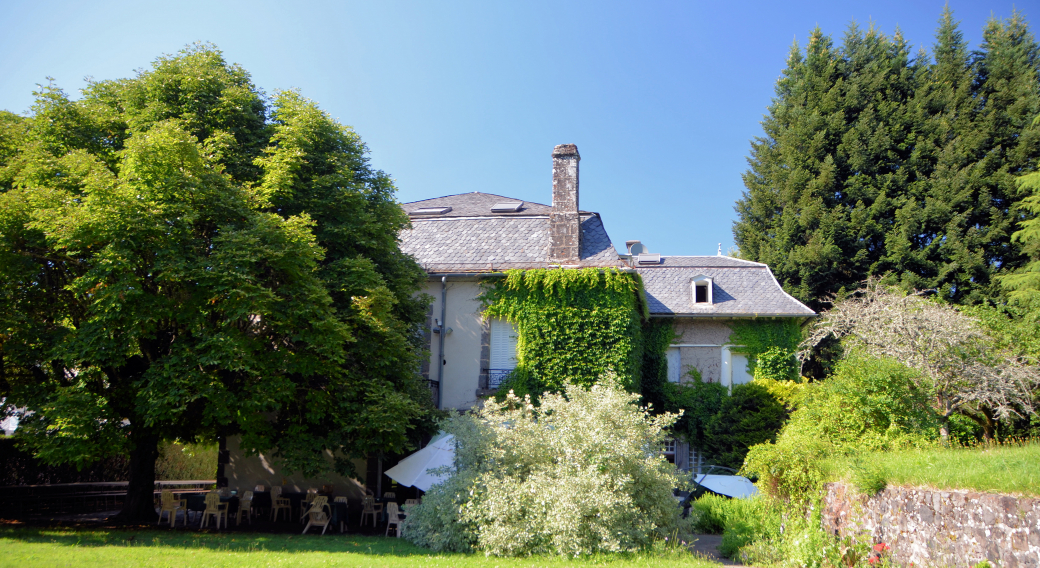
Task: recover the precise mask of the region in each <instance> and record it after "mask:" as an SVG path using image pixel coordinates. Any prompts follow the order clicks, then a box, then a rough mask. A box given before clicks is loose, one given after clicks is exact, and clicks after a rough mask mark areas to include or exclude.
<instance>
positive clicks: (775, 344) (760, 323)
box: [728, 318, 802, 378]
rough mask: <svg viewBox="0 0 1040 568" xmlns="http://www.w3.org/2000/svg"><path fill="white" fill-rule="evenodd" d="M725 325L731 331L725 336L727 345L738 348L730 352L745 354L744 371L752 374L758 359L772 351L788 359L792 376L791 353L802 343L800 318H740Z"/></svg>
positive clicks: (793, 367)
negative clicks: (727, 336) (746, 366)
mask: <svg viewBox="0 0 1040 568" xmlns="http://www.w3.org/2000/svg"><path fill="white" fill-rule="evenodd" d="M728 325H729V327H730V329H731V330H733V333H731V334H730V336H729V342H730V343H731V344H733V345H739V346H740V347H739V348H734V349H733V351H734V352H736V353H742V354H744V355H747V359H748V371H749V372H750V373H751V374H752V375H754V374H755V368H756V366H757V365H758V359H759V356H760V355H762V354H764V353H766V352H767V351H770V349H775V348H779V349H780V350H782V351H783V352H785V353H786V355H785V357H787V359H788V360H789V364H790V370H791V371H790V372H791V373H795V370H796V368H797V367H796V366H795V361H794V354H795V352H797V350H798V344H799V343H801V341H802V327H801V320H800V319H798V318H782V319H775V320H763V319H741V320H733V321H731V322H729V324H728ZM790 378H794V377H790Z"/></svg>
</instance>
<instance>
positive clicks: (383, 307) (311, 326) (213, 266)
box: [0, 45, 432, 520]
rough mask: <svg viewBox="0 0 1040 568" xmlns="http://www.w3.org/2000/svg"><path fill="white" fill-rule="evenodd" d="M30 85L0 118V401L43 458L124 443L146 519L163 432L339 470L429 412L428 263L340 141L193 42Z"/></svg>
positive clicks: (311, 113)
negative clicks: (144, 65) (117, 76)
mask: <svg viewBox="0 0 1040 568" xmlns="http://www.w3.org/2000/svg"><path fill="white" fill-rule="evenodd" d="M36 95H37V101H36V103H35V104H34V106H33V108H32V112H31V114H30V116H29V117H27V118H25V119H19V118H13V117H12V116H11V115H8V114H0V397H6V401H5V402H6V404H7V406H6V409H5V410H10V409H11V408H20V407H24V408H28V409H30V410H32V411H33V414H32V415H31V416H26V417H25V418H24V419H23V421H22V422H21V424H20V427H19V430H18V433H17V436H18V437H19V438H20V439H21V440H22V441H23V443H24V444H26V447H29V448H32V450H33V451H34V453H35V455H36V457H37V458H39V459H41V460H43V461H46V462H48V463H73V464H77V465H80V464H88V463H91V462H93V461H96V460H98V459H100V458H103V457H105V456H108V455H125V454H127V453H129V454H130V456H131V460H130V464H131V466H130V472H129V475H130V483H131V489H130V492H129V493H128V499H127V506H126V509H124V513H126V515H125V516H126V519H127V520H148V518H149V517H151V516H154V509H153V507H152V480H153V479H154V474H155V469H154V464H155V458H156V457H157V456H158V447H159V444H160V442H161V441H163V440H172V439H181V440H185V441H195V440H199V441H212V440H214V439H215V438H216V437H218V436H226V435H230V434H236V433H238V434H241V436H242V447H243V448H244V449H245V450H246V451H263V452H265V453H267V454H268V455H272V454H273V455H275V456H276V457H279V458H281V460H280V462H276V465H277V466H283V467H285V468H286V469H288V470H290V471H292V470H298V471H302V472H304V473H306V474H309V475H314V474H317V473H320V472H323V471H327V470H328V469H330V468H335V469H336V470H337V471H339V472H341V473H348V474H349V473H352V470H353V463H352V461H351V460H350V459H349V458H354V457H361V456H364V455H366V454H368V453H371V452H377V451H402V450H404V449H406V448H407V447H408V444H409V441H410V439H415V438H416V437H418V435H419V431H421V430H422V429H423V428H426V427H428V426H431V425H432V423H431V422H429V421H428V418H429V414H430V411H431V410H432V409H431V404H430V396H429V391H428V390H427V389H426V388H425V387H424V385H423V383H422V381H421V377H420V376H419V375H418V373H417V372H416V369H418V361H419V357H420V351H421V350H420V349H419V348H418V339H417V335H418V334H417V333H416V331H417V329H418V328H417V325H418V322H420V321H421V320H422V318H423V314H424V311H425V310H424V308H425V303H424V302H425V298H423V297H421V296H417V292H418V291H419V289H420V285H421V283H422V281H423V278H424V275H423V272H422V270H421V268H420V267H419V266H417V265H416V264H415V262H414V261H412V260H411V259H410V258H409V257H406V256H404V255H403V254H401V253H400V251H399V250H398V248H397V241H396V235H397V234H398V232H399V231H400V230H401V229H402V228H403V227H405V226H406V225H407V218H406V216H405V215H404V214H403V213H402V212H401V210H400V207H399V206H398V205H397V204H396V203H395V201H394V198H393V193H394V188H393V185H392V183H391V182H390V180H389V178H388V177H387V176H386V174H384V173H382V172H379V171H375V170H373V169H372V168H371V167H370V165H369V164H368V161H367V157H366V149H365V146H364V144H363V143H362V141H361V140H360V138H359V137H358V136H357V134H356V133H354V132H353V131H352V130H351V129H350V128H348V127H345V126H343V125H340V124H338V123H337V122H336V121H334V120H332V119H331V118H330V117H329V116H328V115H327V114H326V113H324V112H322V111H321V110H320V109H318V108H317V106H316V105H315V104H314V103H313V102H311V101H308V100H306V99H304V98H303V97H301V96H299V95H298V94H297V93H295V92H283V93H279V94H278V95H276V96H275V97H274V98H273V99H268V98H267V97H266V96H265V95H264V94H263V93H262V92H261V91H259V90H258V89H257V88H256V87H255V86H254V85H252V83H251V82H250V80H249V75H248V73H246V72H245V71H244V70H242V69H241V68H240V67H238V66H235V65H230V64H228V63H226V62H225V61H224V59H223V57H222V55H221V54H220V52H219V51H218V50H216V49H215V48H213V47H212V46H206V45H196V46H192V47H189V48H187V49H185V50H183V51H182V52H180V53H179V54H177V55H176V56H170V57H162V58H160V59H159V60H157V61H156V62H155V63H154V65H153V66H152V68H151V69H149V70H144V71H140V72H139V73H138V74H137V76H135V77H133V78H130V79H125V80H118V81H102V82H94V83H90V84H89V85H88V87H87V88H86V89H85V90H84V91H83V98H82V99H81V100H78V101H72V100H71V99H70V98H69V97H68V96H66V95H65V93H64V92H62V91H61V90H59V89H57V88H56V87H54V86H47V87H43V88H42V89H41V90H40V91H39V92H38V93H36ZM268 100H271V101H272V103H273V108H268V103H267V101H268ZM329 450H334V451H336V454H335V455H336V456H337V457H336V459H335V460H328V459H326V457H327V455H328V453H327V452H328V451H329ZM135 491H136V493H135Z"/></svg>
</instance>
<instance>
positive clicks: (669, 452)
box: [661, 438, 675, 463]
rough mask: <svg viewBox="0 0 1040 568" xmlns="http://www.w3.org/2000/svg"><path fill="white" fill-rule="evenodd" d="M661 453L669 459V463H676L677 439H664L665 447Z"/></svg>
mask: <svg viewBox="0 0 1040 568" xmlns="http://www.w3.org/2000/svg"><path fill="white" fill-rule="evenodd" d="M661 455H663V456H664V459H666V460H668V463H675V439H674V438H666V439H665V441H664V447H663V448H661Z"/></svg>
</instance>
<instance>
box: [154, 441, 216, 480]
mask: <svg viewBox="0 0 1040 568" xmlns="http://www.w3.org/2000/svg"><path fill="white" fill-rule="evenodd" d="M216 474H217V445H216V444H178V443H176V442H168V443H163V444H160V445H159V459H158V460H156V462H155V479H156V480H165V481H170V480H184V479H213V477H214V476H215V475H216Z"/></svg>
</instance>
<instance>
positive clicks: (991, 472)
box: [829, 443, 1040, 496]
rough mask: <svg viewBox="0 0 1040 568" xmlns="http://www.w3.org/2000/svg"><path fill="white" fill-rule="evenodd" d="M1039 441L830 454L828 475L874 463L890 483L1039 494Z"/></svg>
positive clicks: (844, 473) (849, 473) (842, 474)
mask: <svg viewBox="0 0 1040 568" xmlns="http://www.w3.org/2000/svg"><path fill="white" fill-rule="evenodd" d="M1038 464H1040V444H1037V443H1027V444H1006V445H1002V446H994V447H976V448H954V449H949V448H929V449H920V450H906V451H899V452H885V453H874V454H866V455H865V456H861V457H859V458H858V459H856V460H851V459H833V460H831V461H830V463H829V466H830V467H829V469H830V470H831V476H832V477H834V478H836V479H841V478H845V479H849V478H851V477H852V476H853V472H854V471H855V469H856V468H860V469H862V468H864V467H871V466H876V467H878V468H880V469H881V474H882V475H883V476H884V478H885V480H887V481H888V483H889V485H913V486H926V487H933V488H936V489H973V490H976V491H990V492H995V493H1017V494H1022V495H1030V496H1040V468H1038V467H1037V465H1038Z"/></svg>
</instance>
